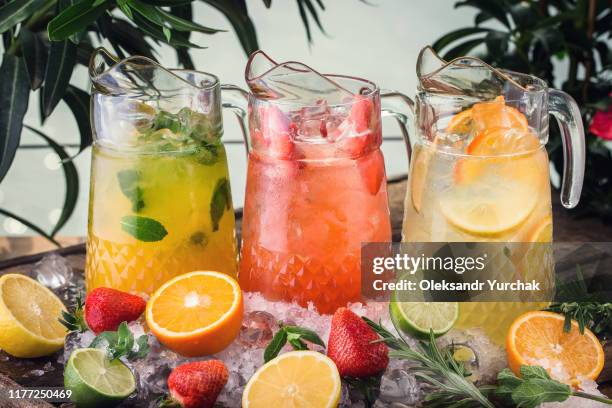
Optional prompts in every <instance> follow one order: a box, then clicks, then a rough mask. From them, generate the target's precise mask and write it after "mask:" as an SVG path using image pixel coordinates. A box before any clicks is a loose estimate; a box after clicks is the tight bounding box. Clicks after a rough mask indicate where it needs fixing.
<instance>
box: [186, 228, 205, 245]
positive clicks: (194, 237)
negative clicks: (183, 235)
mask: <svg viewBox="0 0 612 408" xmlns="http://www.w3.org/2000/svg"><path fill="white" fill-rule="evenodd" d="M189 242H191V243H192V244H193V245H200V246H201V247H206V245H208V237H207V236H206V234H205V233H203V232H202V231H198V232H194V233H193V234H191V236H190V237H189Z"/></svg>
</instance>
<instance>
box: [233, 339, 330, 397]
mask: <svg viewBox="0 0 612 408" xmlns="http://www.w3.org/2000/svg"><path fill="white" fill-rule="evenodd" d="M340 390H341V384H340V374H339V373H338V369H337V368H336V365H335V364H334V362H333V361H332V360H331V359H330V358H329V357H327V356H325V355H323V354H321V353H317V352H316V351H291V352H288V353H285V354H281V355H280V356H278V357H276V358H275V359H274V360H271V361H269V362H268V363H266V364H264V365H263V366H262V367H260V368H259V370H257V371H256V372H255V374H254V375H253V377H251V379H250V380H249V383H248V384H247V386H246V388H245V389H244V393H243V394H242V407H243V408H271V407H302V408H326V407H328V408H331V407H337V406H338V402H339V401H340Z"/></svg>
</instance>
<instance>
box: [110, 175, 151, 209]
mask: <svg viewBox="0 0 612 408" xmlns="http://www.w3.org/2000/svg"><path fill="white" fill-rule="evenodd" d="M140 179H141V175H140V172H139V171H138V170H121V171H120V172H119V173H117V180H118V181H119V187H120V188H121V192H122V193H123V195H124V196H126V197H127V199H128V200H130V202H131V203H132V211H134V212H139V211H140V210H142V209H143V208H144V206H145V203H144V197H143V191H142V188H140V186H139V183H140Z"/></svg>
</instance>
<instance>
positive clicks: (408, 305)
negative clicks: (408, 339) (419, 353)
mask: <svg viewBox="0 0 612 408" xmlns="http://www.w3.org/2000/svg"><path fill="white" fill-rule="evenodd" d="M389 311H390V313H391V318H392V319H393V321H394V322H395V323H396V325H398V326H399V327H397V329H398V330H401V331H403V332H405V333H406V334H410V335H412V336H414V337H417V338H420V339H426V338H428V337H429V331H430V330H433V334H434V336H435V337H439V336H441V335H443V334H444V333H446V332H448V331H449V330H450V329H451V328H452V327H453V325H454V324H455V322H456V321H457V318H458V317H459V304H458V303H456V302H396V301H391V302H390V303H389Z"/></svg>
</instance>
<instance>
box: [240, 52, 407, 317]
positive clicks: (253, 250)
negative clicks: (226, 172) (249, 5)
mask: <svg viewBox="0 0 612 408" xmlns="http://www.w3.org/2000/svg"><path fill="white" fill-rule="evenodd" d="M246 81H247V83H248V85H249V88H250V90H251V92H250V93H248V94H246V93H245V96H246V97H247V99H248V113H249V134H250V140H249V143H248V145H249V155H248V171H247V183H246V196H245V206H244V218H243V223H242V247H241V261H240V276H239V278H240V285H241V287H242V288H243V289H244V290H246V291H251V292H261V293H262V294H263V295H264V296H265V297H266V298H268V299H272V300H285V301H295V302H297V303H299V304H300V305H302V306H307V305H308V304H309V303H312V304H313V305H314V306H315V307H316V308H317V309H318V310H319V311H320V312H322V313H333V312H334V311H335V310H336V308H338V307H340V306H345V305H346V304H347V303H348V302H351V301H358V300H359V299H360V291H361V270H360V263H361V261H360V249H361V243H362V242H370V241H371V242H388V241H390V240H391V225H390V217H389V205H388V199H387V186H386V176H385V165H384V159H383V155H382V153H381V151H380V145H381V142H382V133H381V105H380V104H381V102H380V99H381V95H380V91H379V89H378V87H377V86H376V85H375V84H373V83H372V82H370V81H367V80H364V79H359V78H353V77H349V76H344V75H322V74H320V73H318V72H316V71H314V70H312V69H311V68H309V67H307V66H306V65H304V64H301V63H297V62H286V63H282V64H278V63H276V62H275V61H273V60H272V59H270V58H269V57H268V56H267V55H265V54H264V53H263V52H261V51H260V52H257V53H255V54H253V55H252V56H251V58H250V59H249V62H248V65H247V68H246ZM392 96H393V95H392ZM388 114H389V115H394V116H395V118H396V119H398V121H399V122H400V123H401V124H402V125H403V122H405V117H402V115H401V114H395V113H393V112H389V113H388ZM402 132H403V134H404V135H407V133H406V129H405V127H402Z"/></svg>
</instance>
